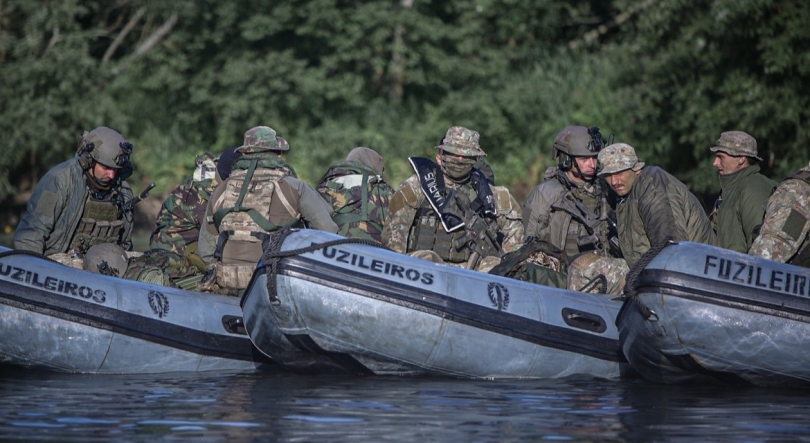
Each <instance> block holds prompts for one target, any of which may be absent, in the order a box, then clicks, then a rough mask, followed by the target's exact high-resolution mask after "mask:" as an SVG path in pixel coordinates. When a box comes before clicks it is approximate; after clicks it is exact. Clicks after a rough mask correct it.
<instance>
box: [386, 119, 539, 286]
mask: <svg viewBox="0 0 810 443" xmlns="http://www.w3.org/2000/svg"><path fill="white" fill-rule="evenodd" d="M478 140H479V134H478V132H476V131H473V130H470V129H467V128H463V127H460V126H454V127H452V128H450V129H449V130H448V131H447V134H446V135H445V137H444V139H443V140H442V143H441V144H440V145H439V146H437V147H436V148H437V149H438V150H439V153H438V155H437V156H436V163H433V162H432V161H430V160H429V159H425V158H417V157H412V158H410V159H409V161H410V162H411V165H412V166H413V167H414V170H415V171H416V174H414V175H412V176H411V177H409V178H408V179H407V180H406V181H405V182H404V183H403V184H402V185H401V186H400V187H399V190H397V192H396V193H395V194H394V196H393V197H392V198H391V204H390V206H389V209H390V212H389V219H388V222H387V223H386V225H385V228H384V229H383V234H382V239H383V242H384V243H385V245H386V246H388V247H389V248H391V249H393V250H394V251H397V252H401V253H409V254H413V255H415V256H417V257H422V258H427V257H432V258H433V260H434V261H441V262H444V263H448V264H451V265H454V266H459V267H464V268H467V269H475V270H479V271H483V272H487V271H489V269H491V268H492V267H493V266H495V265H496V264H498V263H499V262H500V256H501V255H502V254H504V253H506V252H511V251H514V250H517V249H518V248H520V246H521V244H522V243H523V224H522V223H521V218H520V210H519V208H520V207H519V205H518V203H517V202H516V201H515V199H514V198H513V197H512V195H511V194H510V193H509V190H508V189H506V188H504V187H500V186H492V185H491V184H489V182H488V181H487V178H486V177H485V176H484V174H483V173H481V172H480V171H478V170H477V169H475V168H474V167H473V165H474V164H475V163H476V161H477V160H478V159H479V157H481V156H484V155H486V154H485V153H484V151H483V150H482V149H481V147H480V145H479V142H478Z"/></svg>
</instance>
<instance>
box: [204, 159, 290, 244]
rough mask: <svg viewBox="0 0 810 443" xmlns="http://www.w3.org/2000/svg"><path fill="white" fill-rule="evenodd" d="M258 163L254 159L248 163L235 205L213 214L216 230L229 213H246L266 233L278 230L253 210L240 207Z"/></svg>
mask: <svg viewBox="0 0 810 443" xmlns="http://www.w3.org/2000/svg"><path fill="white" fill-rule="evenodd" d="M258 163H259V161H258V160H256V159H254V160H252V161H251V162H250V167H249V168H248V170H247V173H246V174H245V180H244V181H243V182H242V189H241V190H240V191H239V197H237V199H236V204H235V205H234V206H233V207H232V208H220V209H219V210H218V211H217V212H215V213H214V226H215V227H216V228H217V230H219V226H220V224H222V219H223V218H225V216H226V215H228V214H230V213H231V212H247V213H248V215H249V216H250V218H251V219H253V221H254V222H255V223H256V224H257V225H259V227H260V228H262V229H263V230H265V231H267V232H273V231H275V230H277V229H278V228H279V227H278V226H276V225H275V224H273V223H272V222H271V221H270V220H268V219H266V218H264V216H263V215H261V214H259V213H258V212H257V211H256V210H255V209H253V208H243V207H242V201H243V200H244V199H245V193H246V192H247V189H248V185H249V184H250V179H252V178H253V173H254V172H255V171H256V166H257V165H258Z"/></svg>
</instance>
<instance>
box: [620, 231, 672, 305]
mask: <svg viewBox="0 0 810 443" xmlns="http://www.w3.org/2000/svg"><path fill="white" fill-rule="evenodd" d="M676 243H677V242H676V241H675V239H674V238H673V237H671V236H667V237H665V238H664V239H663V240H661V242H659V243H658V244H656V245H653V246H652V247H651V248H650V249H648V250H647V252H645V253H644V255H642V256H641V258H640V259H639V260H638V261H637V262H636V264H634V265H633V268H632V269H630V272H628V273H627V279H626V283H625V285H624V298H625V299H627V298H629V299H630V300H632V301H633V302H634V303H635V304H636V305H638V307H639V309H640V310H641V314H642V315H643V316H644V319H645V320H649V319H650V318H652V317H655V318H654V320H657V319H658V315H657V314H656V313H655V311H653V310H652V309H650V308H648V307H647V306H645V305H644V304H643V303H642V302H641V301H640V300H639V299H638V276H639V275H641V272H642V271H644V268H646V267H647V265H649V264H650V263H652V261H653V260H654V259H655V257H657V256H658V254H660V253H661V251H663V250H664V249H666V247H667V246H669V245H674V244H676Z"/></svg>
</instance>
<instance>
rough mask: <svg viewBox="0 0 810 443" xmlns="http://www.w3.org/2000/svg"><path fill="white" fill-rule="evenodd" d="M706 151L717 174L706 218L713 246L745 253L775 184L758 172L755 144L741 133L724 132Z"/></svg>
mask: <svg viewBox="0 0 810 443" xmlns="http://www.w3.org/2000/svg"><path fill="white" fill-rule="evenodd" d="M709 149H710V150H711V152H713V153H714V162H712V165H713V166H714V167H715V168H717V172H718V174H719V175H720V195H719V196H718V197H717V201H716V202H715V204H714V211H713V212H712V213H711V215H710V217H709V218H710V219H711V221H712V227H713V228H714V230H715V232H716V233H717V245H718V246H720V247H722V248H726V249H731V250H732V251H737V252H742V253H745V252H747V251H748V249H749V248H750V247H751V244H752V243H753V242H754V238H755V237H756V232H757V231H758V230H759V227H760V226H761V225H762V219H763V217H764V216H765V203H766V202H767V201H768V197H769V196H770V195H771V192H772V191H773V189H774V188H775V187H776V182H775V181H773V180H771V179H769V178H767V177H765V176H764V175H762V174H760V173H759V165H758V164H757V162H759V161H762V159H761V158H760V157H759V153H758V152H757V141H756V140H755V139H754V137H752V136H750V135H749V134H746V133H745V132H742V131H728V132H724V133H722V134H720V138H719V139H718V140H717V142H715V144H714V146H712V147H711V148H709Z"/></svg>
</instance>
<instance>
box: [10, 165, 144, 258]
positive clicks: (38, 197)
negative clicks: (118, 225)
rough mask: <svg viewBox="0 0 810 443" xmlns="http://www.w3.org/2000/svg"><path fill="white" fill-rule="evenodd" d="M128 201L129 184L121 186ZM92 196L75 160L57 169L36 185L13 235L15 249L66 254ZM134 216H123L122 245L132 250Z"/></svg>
mask: <svg viewBox="0 0 810 443" xmlns="http://www.w3.org/2000/svg"><path fill="white" fill-rule="evenodd" d="M121 191H122V193H123V194H124V198H125V201H129V200H130V199H132V189H130V187H129V183H127V182H126V181H124V182H123V183H122V184H121ZM88 195H89V190H88V188H87V185H86V184H85V175H84V171H82V168H81V166H80V165H79V162H78V161H76V159H75V158H72V159H70V160H67V161H64V162H62V163H60V164H58V165H56V166H54V167H53V168H52V169H51V170H50V171H48V172H47V173H46V174H45V176H43V177H42V179H41V180H40V181H39V183H37V186H36V188H34V193H33V194H32V195H31V198H30V199H29V200H28V205H27V206H26V211H25V214H24V215H23V217H22V220H20V224H19V225H18V226H17V230H16V232H15V233H14V248H15V249H18V250H23V251H33V252H38V253H40V254H45V255H52V254H57V253H60V252H67V250H68V247H70V241H71V240H72V239H73V234H74V233H75V232H76V228H77V227H78V226H79V222H80V221H81V218H82V213H83V212H84V206H85V203H86V201H87V197H88ZM132 226H133V223H132V214H125V216H124V232H123V234H122V236H121V237H122V238H121V241H120V243H119V244H120V245H121V246H122V247H123V248H124V249H126V250H127V251H129V250H131V249H132Z"/></svg>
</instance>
